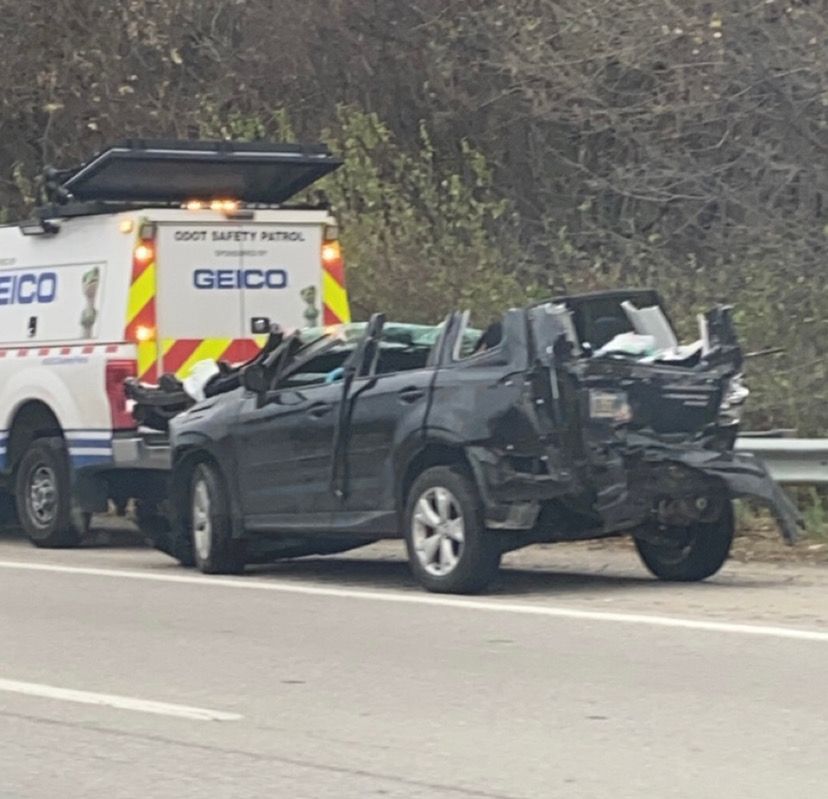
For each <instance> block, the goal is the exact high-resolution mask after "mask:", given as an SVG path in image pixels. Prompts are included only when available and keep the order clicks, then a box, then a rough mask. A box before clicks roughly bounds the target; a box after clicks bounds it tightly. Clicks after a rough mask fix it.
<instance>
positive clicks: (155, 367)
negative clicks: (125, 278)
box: [124, 226, 351, 383]
mask: <svg viewBox="0 0 828 799" xmlns="http://www.w3.org/2000/svg"><path fill="white" fill-rule="evenodd" d="M139 229H140V226H139ZM155 295H156V257H155V243H154V241H152V240H151V239H141V238H139V239H138V241H137V242H136V246H135V250H134V253H133V262H132V282H131V284H130V288H129V300H128V304H127V321H126V330H125V332H124V340H125V341H128V342H134V343H135V345H136V347H137V357H138V369H137V373H138V379H139V380H141V381H143V382H146V383H155V382H157V380H158V376H159V374H160V373H161V371H163V372H171V373H174V374H176V375H177V376H178V377H186V375H187V374H188V372H189V371H190V369H191V368H192V367H193V366H194V365H195V364H197V363H198V362H199V361H203V360H209V359H212V360H216V361H220V360H223V361H227V362H229V363H242V362H244V361H247V360H250V359H251V358H253V357H254V356H255V355H256V353H257V352H258V351H259V350H260V349H261V347H262V345H263V343H264V341H265V339H264V338H238V339H231V338H202V339H197V338H194V339H163V340H161V342H160V351H159V341H158V338H157V318H156V308H155ZM322 307H323V321H324V324H325V325H336V324H345V323H348V322H350V321H351V311H350V307H349V303H348V293H347V291H346V289H345V265H344V262H343V259H342V250H341V248H340V245H339V242H338V241H337V240H326V241H325V242H324V243H323V245H322ZM162 332H163V331H162Z"/></svg>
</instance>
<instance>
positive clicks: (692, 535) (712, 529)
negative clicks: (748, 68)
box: [635, 502, 735, 583]
mask: <svg viewBox="0 0 828 799" xmlns="http://www.w3.org/2000/svg"><path fill="white" fill-rule="evenodd" d="M734 527H735V522H734V518H733V506H732V505H731V503H730V502H726V503H725V505H724V508H723V510H722V515H721V516H720V517H719V518H718V519H717V520H716V521H713V522H697V523H696V524H694V525H691V526H690V527H686V528H681V530H676V540H675V541H664V542H659V543H655V542H653V541H648V540H645V539H642V538H636V539H635V546H636V549H638V554H639V556H640V557H641V560H642V561H643V563H644V565H645V566H646V567H647V569H649V571H650V572H651V573H652V574H653V575H654V576H655V577H658V578H659V579H660V580H668V581H671V582H684V583H687V582H697V581H699V580H704V579H706V578H707V577H711V576H712V575H714V574H715V573H716V572H717V571H719V569H721V568H722V566H723V565H724V562H725V561H726V560H727V556H728V555H729V554H730V547H731V545H732V544H733V531H734ZM665 538H666V537H665Z"/></svg>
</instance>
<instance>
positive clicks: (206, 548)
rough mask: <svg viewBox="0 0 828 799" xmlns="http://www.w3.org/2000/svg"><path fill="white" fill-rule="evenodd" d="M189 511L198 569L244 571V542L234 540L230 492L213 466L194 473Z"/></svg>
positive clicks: (204, 570)
mask: <svg viewBox="0 0 828 799" xmlns="http://www.w3.org/2000/svg"><path fill="white" fill-rule="evenodd" d="M189 511H190V512H189V519H190V532H191V535H192V542H193V555H194V557H195V563H196V566H198V568H199V569H200V570H201V571H202V572H204V574H238V573H240V572H241V571H243V570H244V565H245V564H244V556H243V550H242V543H241V542H240V541H238V540H236V539H234V538H233V528H232V523H231V520H230V504H229V502H228V499H227V489H226V487H225V485H224V480H223V479H222V476H221V475H220V474H219V471H218V469H216V467H215V466H213V465H212V464H209V463H200V464H198V466H196V467H195V469H194V470H193V476H192V480H191V481H190V509H189Z"/></svg>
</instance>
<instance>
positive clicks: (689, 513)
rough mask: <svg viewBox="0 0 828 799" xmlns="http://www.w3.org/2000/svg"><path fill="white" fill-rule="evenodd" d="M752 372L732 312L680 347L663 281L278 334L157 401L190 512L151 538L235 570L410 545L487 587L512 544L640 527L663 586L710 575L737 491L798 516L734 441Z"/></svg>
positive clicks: (434, 586)
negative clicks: (425, 320) (433, 317)
mask: <svg viewBox="0 0 828 799" xmlns="http://www.w3.org/2000/svg"><path fill="white" fill-rule="evenodd" d="M742 366H743V358H742V353H741V350H740V348H739V345H738V342H737V339H736V336H735V332H734V329H733V323H732V314H731V310H730V309H729V308H727V307H721V306H720V307H717V308H714V309H713V310H712V311H710V312H709V313H707V314H705V315H704V316H702V317H701V318H700V339H699V341H698V342H696V343H694V344H691V345H687V346H681V345H679V343H678V341H677V339H676V336H675V333H674V332H673V327H672V325H671V323H670V321H669V318H668V316H667V315H666V313H665V312H664V310H663V307H662V303H661V301H660V299H659V297H658V295H657V294H656V293H655V292H654V291H651V290H629V291H615V292H602V293H597V294H591V295H581V296H570V297H562V298H559V299H556V300H550V301H547V302H543V303H539V304H536V305H533V306H530V307H528V308H523V309H513V310H510V311H507V312H506V313H505V314H504V315H503V318H502V319H501V320H499V321H497V322H495V323H493V324H492V325H490V326H489V327H488V328H487V329H485V330H480V329H475V328H473V327H471V326H470V324H469V315H468V313H453V314H451V315H450V316H449V317H448V318H447V319H446V320H445V321H444V322H443V323H442V324H441V325H439V326H436V327H423V326H417V325H402V324H390V323H386V322H385V320H384V318H383V317H382V316H380V315H376V316H374V317H372V319H371V320H370V322H368V323H367V324H363V325H346V326H342V327H338V328H334V329H333V330H330V331H302V332H294V333H290V334H282V333H278V334H274V335H272V336H271V339H270V341H269V342H268V345H267V346H266V347H265V348H264V350H263V351H262V353H261V354H260V356H258V357H257V358H256V359H254V360H253V361H252V362H250V363H248V364H246V365H244V366H243V367H241V368H239V369H235V370H231V369H228V368H226V367H222V368H221V371H220V372H219V373H218V374H217V375H216V376H214V377H213V378H212V380H211V381H210V382H208V383H207V385H206V386H205V388H204V393H205V395H206V398H205V399H204V400H203V401H200V402H195V400H194V399H193V398H192V397H189V395H187V396H186V397H185V396H184V395H185V394H186V392H184V391H183V389H182V387H180V386H179V385H171V384H168V385H167V386H164V387H161V388H159V389H158V390H157V396H161V395H162V394H168V395H169V397H170V400H169V402H170V404H169V405H166V406H165V407H164V409H163V411H160V410H158V409H159V408H160V407H161V403H160V401H159V402H157V403H156V404H155V405H152V397H150V398H149V400H147V396H148V395H147V393H146V392H145V393H144V395H143V396H144V400H145V406H146V407H149V406H150V405H152V407H153V409H154V410H153V413H157V414H158V415H160V417H161V421H162V422H163V423H164V424H169V429H170V436H171V446H172V448H173V458H174V460H173V463H174V466H173V477H172V489H171V491H172V495H171V499H172V504H173V506H174V508H175V514H176V523H175V524H174V525H173V529H172V531H171V532H170V533H169V534H168V535H166V536H162V537H160V538H159V540H158V541H157V542H156V543H157V546H159V548H161V549H164V550H165V551H167V552H169V553H170V554H173V555H174V556H176V557H178V558H179V559H180V560H181V561H182V562H185V563H195V564H196V565H197V566H198V567H199V568H200V569H202V570H203V571H205V572H210V573H226V572H237V571H240V570H241V569H243V568H244V565H245V564H246V563H249V562H254V561H261V560H270V559H273V558H278V557H293V556H296V555H303V554H311V553H316V552H333V551H340V550H344V549H350V548H353V547H356V546H360V545H363V544H366V543H370V542H372V541H375V540H378V539H382V538H395V537H403V538H405V540H406V543H407V547H408V553H409V559H410V564H411V568H412V571H413V573H414V575H415V577H416V578H417V579H418V581H419V582H420V583H421V584H422V585H423V586H424V587H425V588H427V589H429V590H433V591H443V592H473V591H479V590H482V589H484V588H485V587H486V586H487V585H488V584H489V583H490V582H491V580H492V579H493V577H494V576H495V574H496V572H497V569H498V567H499V563H500V559H501V556H502V554H503V553H504V552H508V551H510V550H513V549H516V548H519V547H523V546H526V545H529V544H532V543H539V542H555V541H575V540H584V539H591V538H600V537H607V536H617V535H623V534H630V535H632V536H633V537H634V539H635V542H636V546H637V548H638V552H639V553H640V556H641V558H642V560H643V562H644V563H645V565H646V566H647V567H648V568H649V570H650V571H651V572H652V573H653V574H654V575H656V576H657V577H659V578H662V579H667V580H701V579H704V578H706V577H709V576H710V575H712V574H714V573H715V572H716V571H718V569H719V568H720V567H721V566H722V564H723V563H724V561H725V559H726V558H727V555H728V553H729V550H730V546H731V542H732V538H733V528H734V520H733V512H732V507H731V500H732V499H734V498H737V497H750V498H753V499H756V500H758V501H760V502H762V503H764V504H765V505H767V506H768V507H769V508H770V509H771V511H772V512H773V513H774V515H775V517H776V519H777V521H778V523H779V526H780V529H781V531H782V534H783V536H784V537H785V538H786V539H787V540H789V541H792V540H794V538H795V537H796V535H797V527H798V526H799V525H800V523H801V520H800V518H799V515H798V512H797V510H796V508H795V507H794V505H793V504H792V503H791V502H790V500H789V499H788V498H787V496H786V495H785V494H784V492H783V491H782V490H781V489H780V488H779V486H777V485H776V484H775V483H774V482H773V481H772V480H771V478H770V477H769V476H768V474H767V472H766V470H765V468H764V467H763V466H762V464H761V463H760V462H759V461H757V460H755V459H754V458H753V457H751V456H748V455H744V454H737V453H734V452H733V451H732V450H733V444H734V441H735V438H736V432H737V430H738V426H739V420H740V416H741V410H742V407H743V403H744V401H745V398H746V396H747V390H746V389H745V388H744V386H743V385H742V380H741V377H742ZM133 390H134V392H135V397H136V398H137V399H138V401H139V402H138V404H139V407H140V406H141V394H140V392H139V391H138V390H137V389H135V388H134V387H133ZM156 399H157V397H156ZM175 403H178V405H175ZM174 405H175V407H176V408H178V406H179V405H180V406H184V407H181V408H179V412H177V413H176V414H173V406H174Z"/></svg>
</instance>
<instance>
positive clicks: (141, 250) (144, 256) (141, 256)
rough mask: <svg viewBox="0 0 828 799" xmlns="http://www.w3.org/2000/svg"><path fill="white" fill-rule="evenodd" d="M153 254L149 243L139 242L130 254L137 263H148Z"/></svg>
mask: <svg viewBox="0 0 828 799" xmlns="http://www.w3.org/2000/svg"><path fill="white" fill-rule="evenodd" d="M154 256H155V252H154V251H153V248H152V245H150V244H139V245H138V246H137V247H136V248H135V252H134V253H133V254H132V257H133V258H134V259H135V262H136V263H139V264H148V263H149V262H150V261H151V260H152V259H153V257H154Z"/></svg>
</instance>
